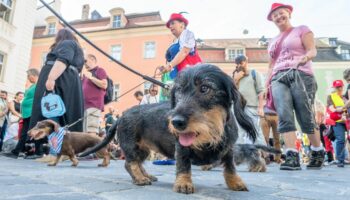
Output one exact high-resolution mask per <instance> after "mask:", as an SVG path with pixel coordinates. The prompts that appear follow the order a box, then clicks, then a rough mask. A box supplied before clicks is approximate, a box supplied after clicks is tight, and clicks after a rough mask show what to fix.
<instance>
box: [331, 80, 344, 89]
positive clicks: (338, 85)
mask: <svg viewBox="0 0 350 200" xmlns="http://www.w3.org/2000/svg"><path fill="white" fill-rule="evenodd" d="M343 86H344V83H343V81H342V80H335V81H333V87H334V88H337V87H343Z"/></svg>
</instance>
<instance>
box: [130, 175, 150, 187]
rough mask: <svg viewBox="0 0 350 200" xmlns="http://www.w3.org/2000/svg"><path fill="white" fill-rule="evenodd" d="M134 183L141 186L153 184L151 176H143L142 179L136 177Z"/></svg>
mask: <svg viewBox="0 0 350 200" xmlns="http://www.w3.org/2000/svg"><path fill="white" fill-rule="evenodd" d="M134 184H135V185H139V186H142V185H152V181H151V180H150V179H149V178H147V177H143V178H141V179H135V180H134Z"/></svg>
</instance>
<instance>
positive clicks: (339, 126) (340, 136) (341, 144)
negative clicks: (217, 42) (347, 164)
mask: <svg viewBox="0 0 350 200" xmlns="http://www.w3.org/2000/svg"><path fill="white" fill-rule="evenodd" d="M333 130H334V135H335V144H336V146H335V155H336V156H337V160H338V161H340V162H344V159H345V131H346V128H345V124H344V123H336V125H335V126H333Z"/></svg>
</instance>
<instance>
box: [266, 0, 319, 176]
mask: <svg viewBox="0 0 350 200" xmlns="http://www.w3.org/2000/svg"><path fill="white" fill-rule="evenodd" d="M292 11H293V7H292V6H290V5H285V4H280V3H274V4H272V7H271V10H270V12H269V14H268V17H267V19H268V20H270V21H272V22H273V23H274V24H275V25H276V26H277V28H278V29H279V31H280V34H279V35H278V36H276V37H275V38H273V39H272V40H271V41H270V43H269V47H268V52H269V55H270V63H269V72H268V77H269V79H268V81H267V84H266V85H267V88H268V95H267V96H268V97H270V99H272V97H273V104H272V105H273V106H272V107H274V108H275V109H276V111H277V114H278V117H279V124H278V131H279V133H281V134H282V136H283V139H284V142H285V149H286V152H285V153H286V161H285V162H284V163H282V164H281V166H280V169H281V170H300V169H301V167H300V160H299V152H297V150H296V146H295V144H296V143H295V142H296V140H297V137H296V130H297V129H296V126H295V120H294V113H295V115H296V119H297V120H298V123H299V125H300V127H301V130H302V132H303V133H306V134H308V138H309V140H310V142H311V158H310V162H309V164H308V165H307V168H308V169H311V168H312V169H320V168H321V167H322V165H323V161H324V150H323V147H322V146H321V142H320V135H319V132H318V131H317V129H316V124H315V116H314V114H313V111H312V108H313V104H314V100H315V94H316V90H317V83H316V80H315V78H314V76H313V71H312V61H311V60H312V59H313V58H315V57H316V54H317V51H316V47H315V43H314V35H313V33H312V32H311V30H310V29H309V28H308V27H307V26H297V27H293V26H292V25H291V22H290V18H291V13H292ZM271 93H272V95H271ZM270 99H268V102H272V101H269V100H270ZM267 106H268V104H267Z"/></svg>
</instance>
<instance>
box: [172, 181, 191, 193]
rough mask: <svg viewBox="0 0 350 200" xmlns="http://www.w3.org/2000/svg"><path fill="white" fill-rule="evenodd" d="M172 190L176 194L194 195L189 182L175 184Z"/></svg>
mask: <svg viewBox="0 0 350 200" xmlns="http://www.w3.org/2000/svg"><path fill="white" fill-rule="evenodd" d="M173 190H174V191H175V192H178V193H183V194H192V193H194V186H193V183H191V182H181V183H175V184H174V188H173Z"/></svg>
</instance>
